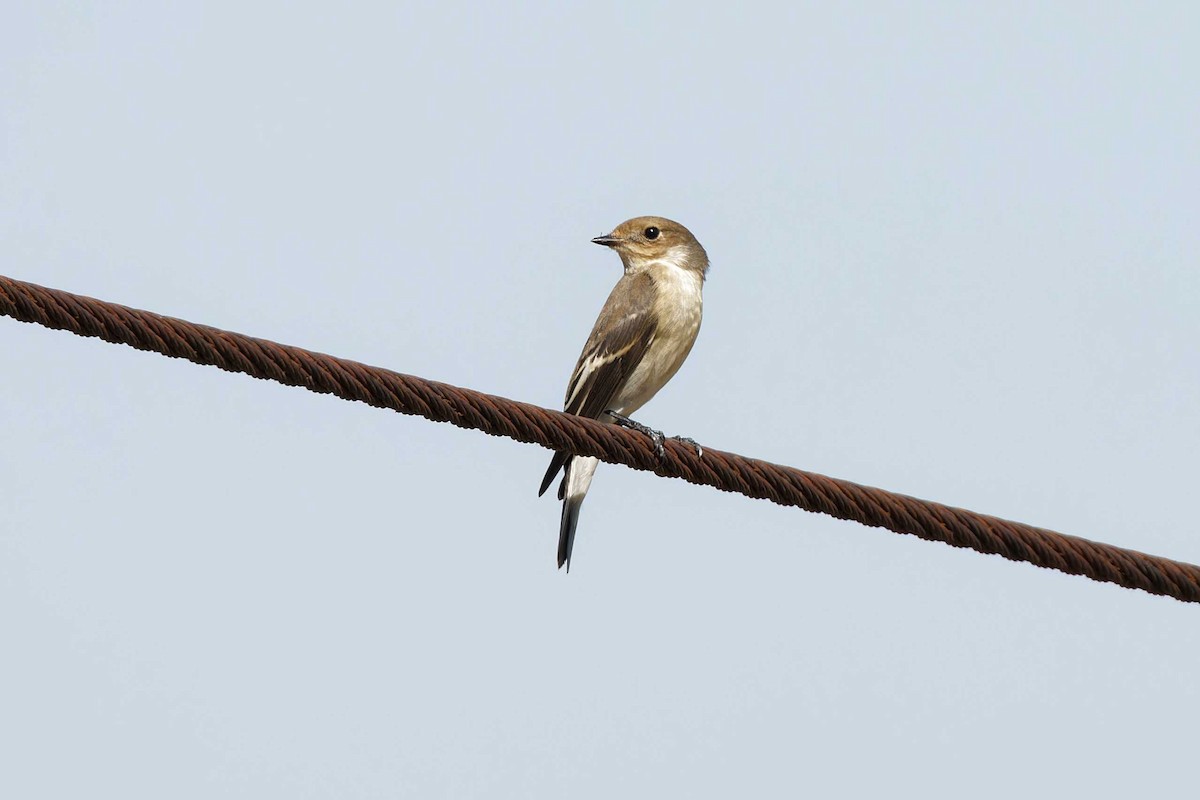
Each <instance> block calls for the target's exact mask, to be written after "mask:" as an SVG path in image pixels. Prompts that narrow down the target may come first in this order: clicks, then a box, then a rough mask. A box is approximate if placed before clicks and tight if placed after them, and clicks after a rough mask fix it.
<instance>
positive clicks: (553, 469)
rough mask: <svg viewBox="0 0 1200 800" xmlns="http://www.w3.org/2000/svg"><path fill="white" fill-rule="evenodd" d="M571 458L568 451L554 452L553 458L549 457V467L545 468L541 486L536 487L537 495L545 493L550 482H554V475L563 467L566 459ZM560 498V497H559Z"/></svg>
mask: <svg viewBox="0 0 1200 800" xmlns="http://www.w3.org/2000/svg"><path fill="white" fill-rule="evenodd" d="M570 460H571V454H570V453H555V454H554V458H552V459H550V469H548V470H546V477H544V478H542V488H540V489H538V497H541V496H542V495H544V494H545V493H546V490H547V489H548V488H550V484H552V483H554V476H555V475H557V474H558V471H559V470H560V469H562V468H563V465H565V464H566V463H567V462H568V461H570ZM559 499H561V497H560V498H559Z"/></svg>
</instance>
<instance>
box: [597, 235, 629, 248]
mask: <svg viewBox="0 0 1200 800" xmlns="http://www.w3.org/2000/svg"><path fill="white" fill-rule="evenodd" d="M623 241H625V240H624V239H622V238H621V237H620V236H613V235H612V234H611V233H608V234H605V235H604V236H597V237H596V238H595V239H592V243H593V244H602V245H604V246H605V247H616V246H617V245H619V244H620V243H621V242H623Z"/></svg>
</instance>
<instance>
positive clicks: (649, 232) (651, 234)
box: [643, 225, 658, 239]
mask: <svg viewBox="0 0 1200 800" xmlns="http://www.w3.org/2000/svg"><path fill="white" fill-rule="evenodd" d="M643 232H644V233H645V234H646V238H647V239H657V238H658V228H656V227H654V226H653V225H651V226H650V227H649V228H646V230H645V231H643Z"/></svg>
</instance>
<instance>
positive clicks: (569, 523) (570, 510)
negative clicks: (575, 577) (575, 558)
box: [558, 497, 583, 572]
mask: <svg viewBox="0 0 1200 800" xmlns="http://www.w3.org/2000/svg"><path fill="white" fill-rule="evenodd" d="M581 505H583V498H582V497H577V498H570V499H567V500H563V507H562V522H560V523H559V525H558V568H559V569H562V567H563V565H564V564H566V566H567V572H570V571H571V550H572V548H574V547H575V526H576V525H578V524H579V507H580V506H581Z"/></svg>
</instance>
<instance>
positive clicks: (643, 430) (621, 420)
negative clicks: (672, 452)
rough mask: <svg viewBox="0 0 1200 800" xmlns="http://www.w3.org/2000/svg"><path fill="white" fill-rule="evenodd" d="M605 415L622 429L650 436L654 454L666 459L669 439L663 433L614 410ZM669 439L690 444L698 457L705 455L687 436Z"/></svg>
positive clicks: (694, 441)
mask: <svg viewBox="0 0 1200 800" xmlns="http://www.w3.org/2000/svg"><path fill="white" fill-rule="evenodd" d="M604 413H606V414H608V415H609V416H610V417H612V418H613V421H614V422H616V423H617V425H619V426H621V427H622V428H628V429H629V430H631V431H637V432H638V433H640V434H642V435H643V436H649V437H650V438H651V439H652V440H653V441H654V454H655V455H656V456H658V457H659V458H665V457H666V455H667V451H666V450H664V449H663V441H665V440H666V439H667V438H668V437H666V436H664V435H663V432H662V431H656V430H654V428H651V427H649V426H648V425H643V424H642V423H640V422H638V421H636V420H632V419H630V418H629V417H627V416H625V415H624V414H618V413H617V412H615V411H613V410H612V409H609V410H608V411H606V412H604ZM669 438H671V439H674V440H675V441H677V442H682V443H683V444H690V445H691V446H692V447H694V448H696V455H698V456H703V455H704V450H702V449H701V447H700V445H699V444H697V443H696V440H695V439H689V438H688V437H686V436H671V437H669Z"/></svg>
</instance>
